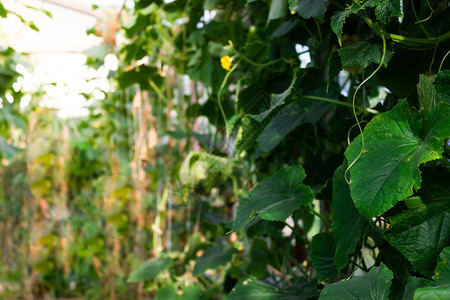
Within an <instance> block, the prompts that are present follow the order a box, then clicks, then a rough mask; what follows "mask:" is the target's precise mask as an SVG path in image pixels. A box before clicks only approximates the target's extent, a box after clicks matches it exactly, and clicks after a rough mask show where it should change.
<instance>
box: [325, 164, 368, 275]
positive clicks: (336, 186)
mask: <svg viewBox="0 0 450 300" xmlns="http://www.w3.org/2000/svg"><path fill="white" fill-rule="evenodd" d="M345 167H346V166H345ZM345 167H344V166H340V167H338V168H337V169H336V171H335V172H334V177H333V208H334V209H333V237H334V240H335V242H336V252H335V255H334V262H335V264H336V266H337V267H338V269H343V268H344V267H345V266H346V265H347V264H348V255H350V254H352V253H354V252H355V250H356V244H357V243H358V242H359V240H360V238H361V234H362V232H363V230H364V227H365V226H366V225H367V221H366V219H365V218H364V217H363V216H362V215H361V214H360V213H359V211H358V210H357V209H356V207H355V205H354V204H353V201H352V198H351V196H350V188H349V186H348V184H347V182H346V181H345V177H344V176H345Z"/></svg>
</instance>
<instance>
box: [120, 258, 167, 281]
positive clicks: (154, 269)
mask: <svg viewBox="0 0 450 300" xmlns="http://www.w3.org/2000/svg"><path fill="white" fill-rule="evenodd" d="M172 262H173V261H172V259H171V258H169V257H163V256H159V257H156V258H152V259H150V260H148V261H146V262H145V263H143V264H142V265H141V266H140V267H139V268H138V269H136V270H134V271H133V272H131V273H130V275H129V276H128V280H127V282H139V281H143V280H152V279H153V278H155V277H156V276H157V275H158V274H159V273H161V272H162V271H164V270H166V269H167V268H168V267H170V265H171V264H172Z"/></svg>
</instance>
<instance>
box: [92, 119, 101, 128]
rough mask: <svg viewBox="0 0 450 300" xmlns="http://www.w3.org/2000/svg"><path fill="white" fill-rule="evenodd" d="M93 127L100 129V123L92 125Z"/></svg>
mask: <svg viewBox="0 0 450 300" xmlns="http://www.w3.org/2000/svg"><path fill="white" fill-rule="evenodd" d="M92 127H94V128H99V127H100V122H97V121H95V122H94V123H92Z"/></svg>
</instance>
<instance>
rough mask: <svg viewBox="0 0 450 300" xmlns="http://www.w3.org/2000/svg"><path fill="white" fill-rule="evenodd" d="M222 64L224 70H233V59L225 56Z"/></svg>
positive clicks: (221, 61)
mask: <svg viewBox="0 0 450 300" xmlns="http://www.w3.org/2000/svg"><path fill="white" fill-rule="evenodd" d="M220 63H221V64H222V68H224V69H225V70H227V71H230V68H231V57H229V56H228V55H227V56H224V57H222V58H221V59H220Z"/></svg>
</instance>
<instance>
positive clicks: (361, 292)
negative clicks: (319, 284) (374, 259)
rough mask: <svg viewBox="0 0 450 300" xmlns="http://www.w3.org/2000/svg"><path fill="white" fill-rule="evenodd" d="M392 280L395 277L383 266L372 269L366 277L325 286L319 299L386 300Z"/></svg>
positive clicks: (362, 276) (357, 277)
mask: <svg viewBox="0 0 450 300" xmlns="http://www.w3.org/2000/svg"><path fill="white" fill-rule="evenodd" d="M392 278H394V275H393V274H392V272H391V270H389V269H388V267H386V266H385V265H383V264H382V265H381V266H380V267H372V268H371V269H370V271H369V273H366V274H364V275H361V276H356V277H353V278H351V279H350V280H348V281H339V282H337V283H333V284H330V285H327V286H325V288H324V289H323V290H322V292H321V293H320V297H319V299H320V300H327V299H333V300H335V299H355V300H356V299H361V300H368V299H374V300H375V299H377V300H378V299H379V300H385V299H387V298H388V295H389V288H390V286H391V280H392Z"/></svg>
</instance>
